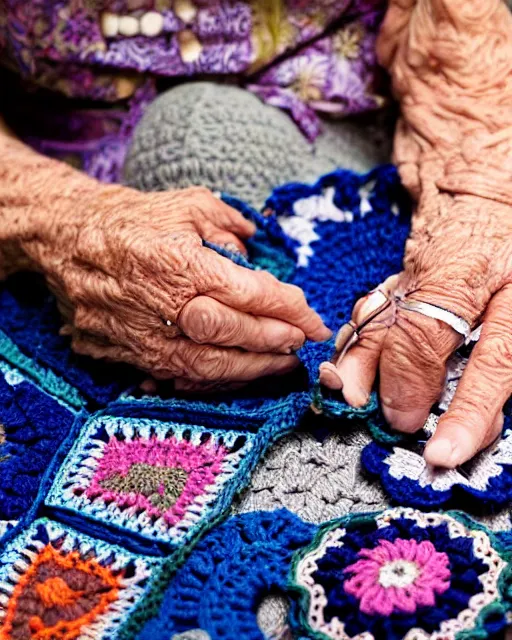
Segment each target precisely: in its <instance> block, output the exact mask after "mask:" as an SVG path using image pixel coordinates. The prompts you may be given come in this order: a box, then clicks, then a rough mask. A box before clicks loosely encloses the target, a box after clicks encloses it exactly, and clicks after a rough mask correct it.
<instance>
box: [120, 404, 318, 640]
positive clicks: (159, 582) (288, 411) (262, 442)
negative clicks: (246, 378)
mask: <svg viewBox="0 0 512 640" xmlns="http://www.w3.org/2000/svg"><path fill="white" fill-rule="evenodd" d="M310 402H311V396H310V394H309V393H300V394H292V396H291V397H289V398H287V399H286V400H284V401H281V402H278V403H277V404H272V405H270V406H268V407H264V408H262V409H260V410H253V411H245V412H243V411H239V412H237V414H233V412H232V411H231V412H230V411H229V409H228V408H223V409H221V410H212V409H211V408H210V411H209V412H208V414H202V415H203V416H205V415H208V419H209V422H210V423H211V421H214V422H215V420H216V419H220V420H225V419H226V416H230V417H231V419H232V424H231V426H230V430H231V429H233V428H236V427H235V424H238V425H239V428H240V427H243V426H244V425H247V424H248V423H250V429H251V430H253V431H255V437H254V440H253V441H252V442H253V447H252V451H251V452H250V454H249V455H248V456H247V457H246V459H245V461H244V462H243V464H244V468H243V472H242V473H240V474H238V475H237V478H236V483H235V484H234V485H232V487H231V488H230V490H229V491H228V492H226V493H224V494H223V495H222V496H221V497H220V499H219V507H218V508H217V509H216V510H215V511H212V512H211V514H210V519H209V520H206V521H205V522H204V526H203V528H202V529H200V528H197V529H195V530H194V531H193V532H192V533H191V534H190V538H189V539H187V541H186V544H183V545H182V546H181V547H179V548H177V549H176V550H175V551H174V552H172V553H171V554H170V555H168V557H166V558H165V560H164V561H163V563H162V565H161V567H160V569H159V570H158V573H157V574H156V575H155V578H154V583H153V584H154V585H155V586H154V587H153V589H152V590H151V591H150V592H149V593H148V594H147V596H146V597H145V598H144V599H143V600H141V602H140V603H139V606H138V607H137V608H136V609H135V610H134V612H133V613H132V614H131V616H130V619H129V620H128V621H127V622H126V623H125V625H124V626H123V627H122V628H121V629H120V631H119V633H118V635H117V637H116V640H133V638H134V637H135V636H136V635H137V633H138V632H139V631H140V630H141V629H142V627H143V626H144V624H145V623H146V622H147V621H148V620H149V619H150V618H152V617H154V616H156V615H157V614H158V611H159V608H160V605H161V603H162V600H163V598H164V595H165V589H166V587H167V585H168V584H169V582H170V580H171V579H172V577H173V576H174V575H175V573H176V571H177V570H178V569H179V567H180V566H182V565H183V563H184V562H185V561H186V559H187V558H188V556H189V554H190V552H191V551H192V549H193V548H194V546H195V544H196V542H197V540H199V538H200V537H202V536H203V535H204V534H205V533H206V532H207V531H209V530H210V529H211V528H212V527H214V526H215V525H216V524H218V523H219V522H221V521H223V520H224V519H225V518H226V517H227V516H228V515H229V511H230V509H231V505H232V502H233V498H234V497H235V495H236V494H238V493H240V492H241V491H243V489H245V488H246V487H247V486H248V484H249V482H250V480H251V475H252V472H253V471H254V468H255V466H256V464H257V463H258V462H259V460H261V458H262V457H263V456H264V455H265V453H266V451H267V450H268V448H269V447H270V446H272V445H273V444H274V443H275V442H276V441H277V440H278V439H279V438H281V437H283V436H284V435H286V434H287V433H290V432H291V431H293V430H294V429H295V428H296V427H297V424H298V423H299V422H300V420H301V418H302V417H304V416H305V415H306V413H307V411H308V408H309V406H310ZM155 405H157V403H154V405H153V407H154V409H155V410H157V406H155ZM132 406H133V404H130V405H125V404H124V403H122V402H119V403H117V404H116V405H115V406H114V407H110V408H109V409H110V410H112V409H116V408H117V411H118V412H122V413H123V412H127V413H128V414H129V413H130V412H131V411H132V409H131V408H128V407H132ZM196 406H197V405H196ZM168 407H169V405H168V404H166V403H162V408H167V410H168ZM189 407H190V405H189ZM173 413H174V415H175V417H176V418H179V419H180V420H183V419H184V418H185V416H186V414H187V413H188V414H189V417H188V420H189V421H190V420H193V419H196V420H197V414H196V415H195V416H192V415H190V409H188V410H187V403H186V401H175V402H174V403H173ZM199 415H201V414H199ZM258 423H259V426H257V424H258Z"/></svg>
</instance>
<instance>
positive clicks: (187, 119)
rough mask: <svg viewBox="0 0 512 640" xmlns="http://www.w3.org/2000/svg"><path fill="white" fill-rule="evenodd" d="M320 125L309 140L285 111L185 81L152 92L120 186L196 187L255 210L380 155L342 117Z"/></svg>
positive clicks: (233, 91)
mask: <svg viewBox="0 0 512 640" xmlns="http://www.w3.org/2000/svg"><path fill="white" fill-rule="evenodd" d="M325 129H326V130H325V133H324V135H323V136H321V137H320V139H319V140H318V141H317V142H316V143H315V144H314V145H313V144H310V143H309V142H308V141H307V140H306V138H305V137H304V136H303V134H302V133H301V132H300V130H299V129H298V128H297V126H296V125H295V123H294V122H293V120H292V119H291V118H290V117H289V115H287V114H286V113H284V112H283V111H281V110H279V109H277V108H275V107H272V106H269V105H266V104H264V103H263V102H262V101H261V100H260V99H259V98H258V97H256V96H255V95H253V94H252V93H250V92H249V91H246V90H244V89H240V88H238V87H234V86H229V85H222V84H215V83H212V82H192V83H185V84H182V85H179V86H177V87H175V88H173V89H171V90H169V91H167V92H166V93H164V94H162V95H161V96H159V97H158V98H157V99H156V100H155V101H154V102H153V103H152V104H151V105H150V106H149V108H148V109H147V111H146V113H145V114H144V116H143V118H142V120H141V122H140V123H139V125H138V126H137V127H136V129H135V133H134V138H133V142H132V144H131V148H130V149H129V152H128V156H127V159H126V163H125V168H124V173H125V183H126V184H128V185H129V186H132V187H135V188H137V189H140V190H142V191H163V190H168V189H177V188H182V187H189V186H192V185H201V186H205V187H208V188H210V189H212V190H215V191H223V192H226V193H230V194H231V195H234V196H237V197H238V198H241V199H242V200H245V201H246V202H248V203H250V204H252V205H253V206H255V207H258V208H259V207H261V206H262V205H263V204H264V202H265V200H266V198H267V197H268V196H269V194H270V193H271V191H272V189H274V188H275V187H276V186H278V185H280V184H283V183H285V182H291V181H300V182H310V181H314V180H316V179H317V178H318V177H319V176H320V175H322V174H324V173H327V172H329V171H332V170H334V169H335V168H336V167H337V166H338V165H339V166H345V167H349V168H354V169H356V170H364V169H368V168H370V167H371V166H373V165H374V164H376V162H377V161H378V160H380V158H379V157H376V154H375V149H374V147H375V145H374V144H373V146H372V141H371V140H370V143H368V141H367V139H368V138H372V136H371V134H370V135H369V132H368V130H367V129H362V128H357V127H354V125H352V124H350V123H348V122H346V123H343V124H340V125H339V126H336V125H332V126H330V125H327V126H326V127H325ZM354 165H355V166H354Z"/></svg>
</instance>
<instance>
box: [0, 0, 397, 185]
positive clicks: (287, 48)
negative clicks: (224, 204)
mask: <svg viewBox="0 0 512 640" xmlns="http://www.w3.org/2000/svg"><path fill="white" fill-rule="evenodd" d="M384 8H385V0H317V2H305V1H304V0H243V1H242V0H214V1H208V2H207V1H206V0H174V1H172V0H110V2H109V1H105V2H103V1H102V0H58V1H50V0H33V1H32V2H29V3H26V2H22V0H3V2H2V1H0V60H1V61H2V63H3V66H4V67H5V68H6V69H8V70H9V71H8V72H6V75H5V78H3V77H2V76H0V77H2V83H3V86H4V87H7V90H6V91H3V94H4V95H3V96H2V104H1V108H2V112H4V113H5V114H6V116H7V118H8V120H9V121H10V124H11V126H13V127H14V128H15V130H16V131H17V133H18V134H19V135H20V136H21V137H22V138H24V139H25V140H26V141H27V142H29V143H31V144H32V145H33V146H34V147H35V148H37V149H38V150H40V151H42V152H43V153H47V154H49V155H52V156H56V157H59V158H61V159H64V160H68V161H70V162H72V163H74V164H75V165H76V166H79V167H80V168H82V169H84V170H85V171H87V172H88V173H89V174H91V175H94V176H96V177H98V178H100V179H102V180H105V181H115V180H118V179H119V178H120V169H121V167H122V164H123V160H124V155H125V151H126V147H127V144H128V142H129V140H130V138H131V133H132V131H133V127H134V125H135V124H136V123H137V122H138V120H139V118H140V117H141V115H142V113H143V110H144V107H145V106H146V104H147V103H148V102H149V101H151V100H152V99H153V98H154V96H155V95H156V94H157V93H158V92H159V91H160V90H161V89H162V88H165V87H166V86H172V85H173V84H175V83H176V82H180V81H182V79H183V78H184V77H187V78H188V77H195V78H197V77H201V78H202V77H205V76H208V77H211V78H213V79H216V80H218V81H220V82H230V83H233V82H234V83H237V84H240V85H241V86H243V87H246V88H247V89H250V90H251V91H253V92H255V93H256V94H257V95H259V96H260V97H261V98H262V99H264V100H265V101H266V102H268V103H269V104H272V105H274V106H277V107H280V108H282V109H284V110H286V111H287V112H289V113H290V115H291V116H292V117H293V119H294V120H295V122H296V123H297V124H298V126H299V127H300V129H301V130H302V132H303V133H304V134H305V135H306V136H307V137H308V138H309V139H310V140H312V139H314V138H315V137H316V136H317V135H318V133H319V131H320V121H319V117H318V116H319V114H333V115H337V116H340V115H348V114H353V113H358V112H361V111H368V110H371V109H375V108H377V107H379V106H381V105H382V104H383V102H384V97H383V94H382V92H381V91H380V88H381V87H380V84H381V81H380V73H379V70H378V67H377V63H376V59H375V38H376V33H377V28H378V25H379V23H380V20H381V19H382V15H383V12H384ZM20 76H21V78H20ZM45 90H49V91H45ZM34 91H37V100H34Z"/></svg>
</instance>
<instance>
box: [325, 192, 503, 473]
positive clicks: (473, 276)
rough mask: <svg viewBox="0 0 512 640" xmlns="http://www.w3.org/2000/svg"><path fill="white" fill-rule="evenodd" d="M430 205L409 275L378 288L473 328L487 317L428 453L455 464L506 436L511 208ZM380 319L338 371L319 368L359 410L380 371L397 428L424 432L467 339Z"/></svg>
mask: <svg viewBox="0 0 512 640" xmlns="http://www.w3.org/2000/svg"><path fill="white" fill-rule="evenodd" d="M431 205H432V206H435V207H437V214H438V215H435V216H432V217H431V218H430V221H429V222H428V223H425V224H416V225H415V229H414V231H413V233H412V235H411V237H410V239H409V241H408V243H407V247H406V255H405V262H404V271H403V272H402V273H401V274H399V275H398V276H393V277H392V278H390V279H388V280H387V281H386V283H384V284H383V285H381V288H382V289H384V290H386V291H387V292H389V293H393V292H396V293H398V294H399V295H404V294H409V293H410V295H408V299H410V300H419V301H423V302H428V303H431V304H435V305H437V306H440V307H442V308H444V309H447V310H448V311H451V312H453V313H455V314H456V315H458V316H460V317H461V318H464V319H465V320H467V321H468V322H469V323H470V325H471V327H472V328H475V327H476V326H477V325H478V324H479V323H480V322H481V321H482V320H483V321H484V324H483V330H482V334H481V338H480V340H479V342H478V343H477V344H476V346H475V348H474V349H473V352H472V354H471V357H470V360H469V363H468V366H467V368H466V370H465V372H464V375H463V377H462V379H461V381H460V383H459V386H458V389H457V392H456V394H455V397H454V399H453V402H452V404H451V406H450V408H449V410H448V411H447V412H446V413H445V414H444V415H443V416H442V417H441V419H440V421H439V425H438V428H437V431H436V433H435V435H434V436H433V437H432V439H431V440H430V441H429V443H428V445H427V447H426V450H425V458H426V460H427V462H428V463H430V464H432V465H436V466H443V467H449V468H453V467H456V466H458V465H460V464H462V463H463V462H465V461H466V460H468V459H470V458H471V457H472V456H474V455H475V454H476V453H477V452H478V451H479V450H481V449H482V448H485V447H486V446H488V445H489V444H491V443H492V442H493V441H494V439H495V438H496V437H497V435H499V433H500V431H501V428H502V425H503V414H502V407H503V404H504V403H505V401H506V400H507V398H508V397H509V396H510V394H511V393H512V206H510V205H508V204H504V203H498V202H494V201H492V200H489V199H486V198H481V197H477V196H469V195H460V196H455V197H454V198H443V196H442V195H440V194H437V197H434V196H433V197H432V199H431ZM377 303H378V304H381V303H382V300H381V301H380V302H378V301H377ZM373 304H375V301H374V302H373ZM371 305H372V300H371V299H368V298H363V299H361V300H359V301H358V303H357V304H356V305H355V307H354V311H353V315H352V319H353V321H354V322H356V323H358V322H360V321H361V320H362V319H363V318H365V317H367V316H368V315H369V313H370V312H371V311H372V309H371V308H370V307H371ZM377 320H378V321H377V322H373V323H371V324H370V325H369V326H368V327H367V328H366V329H365V330H364V331H363V332H362V334H361V337H360V340H359V341H358V342H357V344H356V345H355V346H354V347H352V349H350V350H349V351H348V353H347V354H346V355H345V357H344V358H342V359H341V361H340V362H338V363H335V364H336V371H335V370H334V369H332V367H331V368H329V366H327V367H326V366H325V365H323V366H322V369H321V381H322V382H323V383H324V384H325V385H326V386H328V387H330V388H338V389H340V388H342V390H343V395H344V397H345V399H346V401H347V402H348V403H349V404H351V405H352V406H362V405H364V404H365V403H366V401H367V400H368V397H369V394H370V391H371V389H372V386H373V383H374V380H375V377H376V373H377V370H379V373H380V385H379V390H380V399H381V403H382V409H383V412H384V415H385V417H386V419H387V420H388V422H389V423H390V424H391V425H392V426H393V427H394V428H395V429H397V430H399V431H403V432H408V433H409V432H414V431H417V430H418V429H420V428H421V427H422V426H423V424H424V422H425V420H426V419H427V417H428V414H429V412H430V409H431V406H432V405H433V404H434V403H435V402H436V401H437V400H438V398H439V396H440V393H441V390H442V387H443V384H444V381H445V372H446V361H447V359H448V357H449V356H450V355H451V354H452V353H453V351H454V350H455V349H456V348H457V347H458V346H459V345H460V344H461V340H462V338H461V336H460V335H459V334H458V333H456V332H455V331H454V330H453V329H452V328H451V327H450V326H449V325H447V324H445V323H443V322H441V321H439V320H434V319H432V318H428V317H426V316H423V315H420V314H419V313H416V312H411V311H406V310H403V309H396V311H395V312H394V311H393V309H391V308H390V309H388V310H386V311H385V312H384V314H382V316H379V318H378V319H377ZM337 376H339V378H337Z"/></svg>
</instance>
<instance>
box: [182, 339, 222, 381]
mask: <svg viewBox="0 0 512 640" xmlns="http://www.w3.org/2000/svg"><path fill="white" fill-rule="evenodd" d="M229 365H230V363H229V360H228V356H227V354H225V353H224V352H222V351H220V350H219V349H215V348H213V347H206V348H204V349H202V350H200V351H199V352H198V353H197V354H196V355H195V356H192V358H191V359H190V361H189V369H190V376H189V377H191V378H192V379H195V380H220V379H224V378H225V377H227V375H228V372H229Z"/></svg>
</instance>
